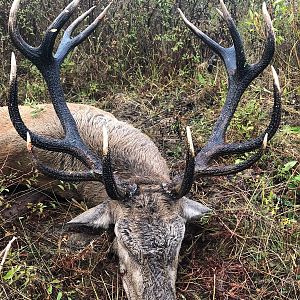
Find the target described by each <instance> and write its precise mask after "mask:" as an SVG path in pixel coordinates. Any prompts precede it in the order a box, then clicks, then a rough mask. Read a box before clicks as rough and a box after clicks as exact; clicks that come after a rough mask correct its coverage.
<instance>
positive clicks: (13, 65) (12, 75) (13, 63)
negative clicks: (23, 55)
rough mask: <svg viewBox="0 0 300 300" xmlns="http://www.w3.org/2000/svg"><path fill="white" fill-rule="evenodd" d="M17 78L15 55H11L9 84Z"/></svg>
mask: <svg viewBox="0 0 300 300" xmlns="http://www.w3.org/2000/svg"><path fill="white" fill-rule="evenodd" d="M16 76H17V62H16V56H15V53H14V52H12V53H11V65H10V78H9V79H10V83H11V82H12V81H13V80H15V79H16Z"/></svg>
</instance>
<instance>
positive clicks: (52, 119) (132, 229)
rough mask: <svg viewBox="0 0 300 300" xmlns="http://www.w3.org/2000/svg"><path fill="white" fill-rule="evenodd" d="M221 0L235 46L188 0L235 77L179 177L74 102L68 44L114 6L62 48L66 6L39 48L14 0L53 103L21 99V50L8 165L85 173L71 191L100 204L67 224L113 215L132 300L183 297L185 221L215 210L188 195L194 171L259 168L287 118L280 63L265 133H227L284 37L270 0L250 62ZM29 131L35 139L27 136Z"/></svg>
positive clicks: (6, 127) (51, 174)
mask: <svg viewBox="0 0 300 300" xmlns="http://www.w3.org/2000/svg"><path fill="white" fill-rule="evenodd" d="M220 3H221V10H220V11H219V13H220V15H221V16H222V17H223V19H224V20H225V22H226V24H227V26H228V28H229V32H230V35H231V38H232V41H233V46H231V47H229V48H224V47H222V46H221V45H219V44H218V43H217V42H215V41H214V40H212V39H211V38H209V37H208V36H207V35H206V34H204V33H203V32H202V31H200V30H199V29H198V28H196V27H195V26H194V25H193V24H192V23H191V22H189V21H188V20H187V18H186V17H185V16H184V14H183V13H182V11H181V10H180V9H179V13H180V15H181V17H182V19H183V21H184V22H185V24H186V25H187V26H188V27H189V28H190V29H191V31H192V32H193V33H195V34H196V36H198V37H199V38H200V39H201V40H202V41H203V42H204V43H205V44H207V45H208V46H209V47H210V48H211V49H212V50H213V51H214V52H215V53H216V54H217V55H218V56H219V57H220V58H221V59H222V60H223V62H224V64H225V67H226V71H227V75H228V84H229V87H228V93H227V97H226V101H225V104H224V106H223V108H222V110H221V112H220V116H219V117H218V119H217V121H216V123H215V125H214V128H213V130H212V133H211V136H210V137H209V139H208V141H207V143H206V144H205V145H204V146H203V147H202V148H201V149H199V150H198V151H195V150H194V147H193V143H192V137H191V132H190V129H189V128H187V141H188V143H187V144H188V147H187V154H186V167H185V171H184V173H183V175H182V176H181V178H180V179H178V178H177V179H174V178H171V177H170V171H169V168H168V166H167V163H166V161H165V159H164V158H163V157H162V155H161V154H160V153H159V151H158V148H157V147H156V146H155V144H154V143H153V141H152V140H151V139H150V138H149V137H147V136H146V135H145V134H143V133H141V132H140V131H139V130H138V129H136V128H134V127H132V126H131V125H129V124H127V123H125V122H122V121H118V120H117V119H116V118H115V117H114V116H113V115H111V114H110V113H107V112H105V111H102V110H100V109H97V108H94V107H91V106H87V105H80V104H67V103H66V101H65V97H64V93H63V88H62V84H61V81H60V66H61V64H62V62H63V60H64V59H65V57H66V56H67V55H68V53H69V52H70V51H71V50H72V49H73V48H74V47H76V46H77V45H78V44H79V43H81V42H83V40H85V39H86V38H87V37H88V36H89V35H90V34H91V33H92V32H93V30H94V29H95V28H96V26H97V25H98V24H99V22H100V20H101V19H102V18H103V16H104V14H105V13H106V11H107V10H108V7H109V6H108V7H106V8H105V9H104V11H103V12H102V13H101V14H100V15H99V16H98V17H97V18H96V19H95V21H94V22H93V23H92V24H91V25H89V26H88V27H87V28H86V29H85V30H83V31H82V32H81V33H79V34H78V35H77V36H75V37H72V36H71V35H72V33H73V31H74V29H75V28H76V27H77V26H78V25H79V24H80V22H81V21H82V20H83V19H84V18H86V17H87V16H88V15H89V14H90V13H91V11H92V10H93V8H91V9H90V10H88V11H87V12H85V13H84V14H82V15H81V16H80V17H78V18H77V19H76V20H75V21H74V22H73V23H72V24H71V25H70V26H69V27H68V28H67V29H66V30H65V32H64V35H63V37H62V40H61V42H60V43H59V45H58V47H57V50H56V52H54V44H55V40H56V38H57V35H58V33H59V32H60V30H61V29H62V27H63V25H64V24H65V23H66V22H67V20H68V19H69V18H70V16H71V15H72V14H73V12H74V10H75V8H76V7H77V5H78V4H79V0H73V1H72V2H71V3H70V4H69V5H68V6H67V7H66V8H65V9H64V10H63V11H62V12H61V13H60V14H59V16H58V17H57V18H56V19H55V21H54V22H53V23H52V24H51V25H50V26H49V27H48V29H47V31H46V33H45V37H44V39H43V40H42V42H41V44H40V46H38V47H32V46H30V45H28V44H27V43H26V42H25V41H24V39H23V38H22V36H21V35H20V33H19V31H18V27H17V11H18V7H19V4H20V0H15V1H14V3H13V5H12V7H11V11H10V18H9V32H10V36H11V40H12V42H13V44H14V45H15V47H16V48H17V49H18V50H19V51H20V52H21V53H22V54H23V55H24V56H25V57H26V58H27V59H29V60H30V61H31V62H32V63H33V64H34V65H35V66H36V67H37V68H38V70H39V71H40V72H41V74H42V75H43V77H44V79H45V81H46V84H47V87H48V90H49V93H50V96H51V100H52V104H53V107H52V105H48V104H44V105H42V106H41V107H42V108H43V111H42V112H41V113H40V114H39V116H38V117H37V118H32V117H31V115H30V109H28V107H24V106H18V89H17V88H18V83H17V71H16V60H15V56H14V55H12V62H11V75H10V96H9V102H8V108H6V107H5V108H1V121H0V122H1V136H0V139H1V144H2V145H6V146H5V147H1V150H0V159H1V164H3V167H2V171H3V172H11V171H12V170H17V169H20V168H21V169H22V170H21V171H22V172H23V173H27V172H30V170H31V168H32V165H34V166H35V167H36V168H37V169H38V170H39V171H40V173H41V174H43V175H41V176H40V177H39V178H38V181H37V183H36V184H37V185H39V184H40V185H42V184H43V183H45V182H47V181H48V182H49V181H50V178H54V179H57V180H62V181H67V182H68V181H70V182H76V183H77V189H76V191H70V193H73V194H72V196H73V197H74V195H75V193H76V197H78V198H79V199H86V200H87V201H90V203H93V204H95V203H96V204H97V205H96V206H94V207H92V208H90V209H89V210H87V211H86V212H84V213H82V214H80V215H79V216H77V217H76V218H74V219H73V220H71V221H70V222H68V224H67V225H68V226H69V227H70V228H76V227H81V226H84V227H86V228H91V229H92V228H93V229H94V228H107V227H108V226H109V225H110V224H114V231H115V236H116V237H115V247H114V248H115V250H116V253H117V255H118V257H119V263H120V270H121V274H122V280H123V285H124V289H125V291H126V294H127V296H128V299H131V300H134V299H138V300H140V299H148V300H151V299H153V300H154V299H168V300H171V299H176V291H175V280H176V273H177V265H178V255H179V250H180V247H181V242H182V239H183V237H184V233H185V224H186V222H187V221H190V220H191V219H198V218H200V217H201V216H202V215H203V214H205V213H207V212H208V211H210V209H209V208H208V207H206V206H204V205H202V204H200V203H198V202H196V201H193V200H190V199H188V198H187V197H186V195H187V194H188V193H189V191H190V190H191V187H192V184H193V181H194V179H195V178H199V177H205V176H222V175H228V174H235V173H237V172H240V171H242V170H245V169H247V168H249V167H251V166H252V165H253V164H254V163H255V162H257V161H258V160H259V159H260V157H261V156H262V154H263V152H264V149H265V148H266V145H267V141H269V140H270V139H271V138H272V137H273V136H274V134H275V133H276V131H277V129H278V126H279V123H280V114H281V100H280V87H279V81H278V77H277V75H276V72H275V70H274V68H273V67H272V72H273V77H274V105H273V110H272V114H271V120H270V123H269V125H268V127H267V128H266V129H265V131H264V132H263V133H262V134H261V135H259V136H258V137H256V138H253V139H250V140H247V141H244V142H236V143H226V142H225V135H226V131H227V128H228V125H229V123H230V121H231V119H232V117H233V115H234V113H235V111H236V108H237V106H238V104H239V101H240V99H241V96H242V95H243V93H244V91H245V90H246V88H247V87H248V86H249V84H250V83H251V82H252V81H253V80H254V79H255V78H256V77H257V76H258V75H259V74H260V73H262V72H263V70H264V69H265V68H266V67H267V66H268V65H269V63H270V61H271V59H272V57H273V54H274V49H275V39H274V32H273V28H272V22H271V19H270V16H269V14H268V11H267V8H266V4H265V3H264V4H263V16H264V19H265V22H266V29H267V39H266V43H265V48H264V51H263V54H262V57H261V59H260V60H259V61H258V62H257V63H255V64H248V63H246V57H245V52H244V47H243V42H242V40H241V37H240V34H239V32H238V30H237V27H236V25H235V23H234V21H233V20H232V18H231V16H230V14H229V12H228V11H227V9H226V7H225V5H224V3H223V1H222V0H221V1H220ZM8 115H9V116H8ZM9 118H10V120H11V122H10V120H9ZM11 123H12V124H11ZM12 125H13V126H12ZM13 127H14V128H13ZM22 139H23V140H25V141H27V145H26V143H23V142H22ZM27 151H28V152H27ZM251 151H256V153H255V154H253V155H252V156H250V157H249V158H248V159H247V160H245V161H243V162H242V163H239V164H234V165H226V166H220V165H216V163H215V160H216V159H217V158H220V157H223V156H225V155H226V156H228V155H232V154H240V153H246V152H251ZM4 163H5V164H4ZM58 192H59V190H58Z"/></svg>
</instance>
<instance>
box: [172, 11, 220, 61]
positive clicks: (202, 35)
mask: <svg viewBox="0 0 300 300" xmlns="http://www.w3.org/2000/svg"><path fill="white" fill-rule="evenodd" d="M177 10H178V12H179V14H180V16H181V18H182V19H183V21H184V23H185V24H186V25H187V26H188V27H189V28H190V29H191V30H192V32H194V33H195V34H196V35H197V36H198V37H199V38H200V39H201V40H202V41H203V42H204V43H205V44H207V45H208V46H209V47H210V48H211V49H212V50H213V51H214V52H215V53H217V54H218V55H219V56H220V57H222V53H223V51H224V49H225V48H223V47H222V46H221V45H219V44H218V43H217V42H215V41H214V40H213V39H211V38H210V37H209V36H207V35H206V34H205V33H204V32H203V31H201V30H200V29H198V28H197V27H196V26H195V25H194V24H193V23H191V22H190V21H189V20H188V19H187V18H186V16H185V15H184V13H183V12H182V10H181V9H180V8H177Z"/></svg>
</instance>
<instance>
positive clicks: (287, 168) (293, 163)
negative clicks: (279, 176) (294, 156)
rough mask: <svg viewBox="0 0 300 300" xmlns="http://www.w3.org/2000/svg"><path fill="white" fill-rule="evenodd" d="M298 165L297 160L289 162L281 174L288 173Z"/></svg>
mask: <svg viewBox="0 0 300 300" xmlns="http://www.w3.org/2000/svg"><path fill="white" fill-rule="evenodd" d="M297 163H298V161H297V160H291V161H289V162H287V163H286V164H285V165H284V166H283V168H282V169H281V172H282V173H286V172H288V171H290V170H291V169H292V168H294V167H295V165H296V164H297Z"/></svg>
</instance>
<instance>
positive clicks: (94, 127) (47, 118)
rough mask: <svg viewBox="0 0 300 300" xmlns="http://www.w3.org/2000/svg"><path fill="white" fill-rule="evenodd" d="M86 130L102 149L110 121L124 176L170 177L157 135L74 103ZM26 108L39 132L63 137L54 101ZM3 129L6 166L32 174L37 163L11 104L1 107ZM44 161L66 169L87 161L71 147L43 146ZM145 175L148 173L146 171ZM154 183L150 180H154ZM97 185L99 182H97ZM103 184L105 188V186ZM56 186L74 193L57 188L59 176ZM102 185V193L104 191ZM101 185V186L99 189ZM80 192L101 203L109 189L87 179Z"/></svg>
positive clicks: (115, 160)
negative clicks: (61, 149) (13, 119)
mask: <svg viewBox="0 0 300 300" xmlns="http://www.w3.org/2000/svg"><path fill="white" fill-rule="evenodd" d="M68 107H69V108H70V110H71V112H72V114H73V116H74V119H75V121H76V124H77V127H78V129H79V132H80V135H81V137H82V139H83V140H84V142H85V143H86V144H87V145H88V146H89V147H90V148H91V149H93V150H94V151H95V152H97V153H99V154H100V153H101V149H102V147H103V144H102V127H103V125H106V127H107V129H108V132H109V137H110V148H111V156H112V164H113V167H114V170H116V172H118V174H119V175H120V176H121V177H122V178H123V179H129V178H130V177H137V178H144V179H145V180H146V178H148V181H149V180H151V181H152V182H150V183H155V182H156V183H160V182H168V181H170V177H169V169H168V166H167V164H166V161H165V159H164V158H163V157H162V156H161V154H160V152H159V150H158V148H157V147H156V145H155V144H154V143H153V141H152V140H151V139H150V138H149V137H148V136H146V135H145V134H143V133H142V132H141V131H140V130H139V129H136V128H134V127H133V126H131V125H129V124H128V123H126V122H122V121H119V120H117V119H116V118H115V117H114V116H113V115H112V114H110V113H108V112H106V111H103V110H101V109H98V108H95V107H93V106H89V105H83V104H74V103H69V104H68ZM19 108H20V113H21V115H22V118H23V120H24V122H25V123H26V125H27V126H28V127H30V128H31V130H32V131H33V132H36V133H39V134H41V135H45V136H48V137H52V138H62V137H63V129H62V126H61V125H60V123H59V120H58V118H57V116H56V114H55V112H54V109H53V106H52V105H51V104H42V105H39V110H40V111H39V112H38V113H37V114H36V115H33V109H32V108H30V107H29V106H20V107H19ZM0 119H1V128H2V130H1V132H0V143H2V145H6V147H3V148H2V149H0V164H1V165H2V166H3V168H4V169H2V171H3V172H5V173H8V172H9V170H10V171H11V172H14V171H16V172H18V173H19V174H28V175H29V174H30V172H31V170H32V168H33V166H32V161H31V158H30V155H29V154H28V151H27V148H26V143H25V142H24V141H23V140H22V138H21V137H20V136H19V135H18V133H17V132H16V130H15V128H14V127H13V126H12V123H11V121H10V118H9V114H8V110H7V107H1V108H0ZM37 152H38V155H39V158H40V160H41V161H43V162H47V163H49V162H50V164H51V166H52V167H56V168H60V169H64V170H79V169H83V168H84V166H83V164H82V163H80V161H78V160H76V159H73V158H72V156H70V155H68V154H65V153H55V152H51V151H44V150H38V151H37ZM142 176H143V177H142ZM49 180H50V178H49V177H48V176H45V175H43V174H40V175H39V177H38V182H37V183H35V184H36V185H39V186H41V185H42V182H47V181H48V182H49ZM148 183H149V182H148ZM95 186H96V188H95ZM100 187H101V188H100ZM51 189H54V190H55V191H56V192H58V193H60V194H61V195H62V196H72V195H70V194H69V195H68V194H66V193H67V191H62V190H59V189H58V188H57V182H53V184H52V185H51ZM99 190H101V191H102V193H99V194H98V191H99ZM94 191H97V192H94ZM77 194H79V195H80V196H81V197H82V198H85V199H88V200H89V201H90V202H91V201H92V203H90V204H95V203H99V200H101V199H103V196H104V195H106V193H105V189H104V188H103V185H102V184H101V183H99V182H96V183H95V182H81V183H79V184H78V187H77Z"/></svg>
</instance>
